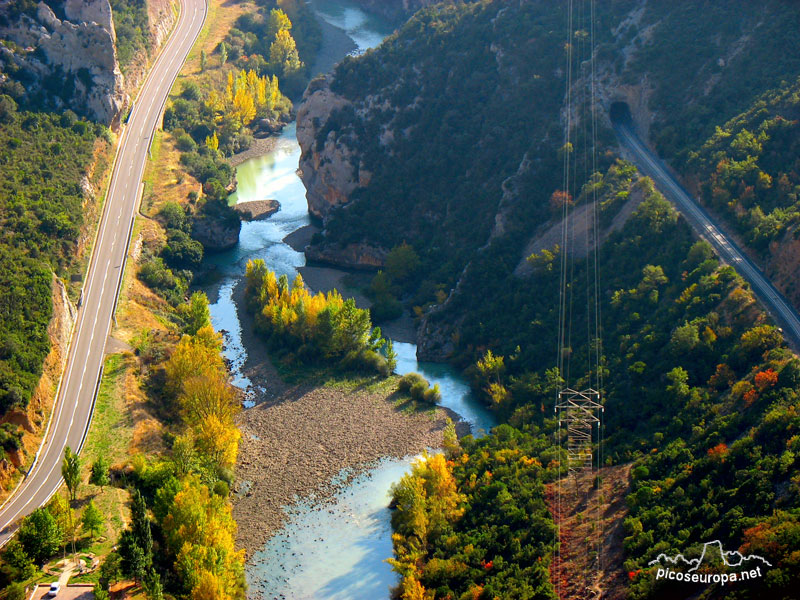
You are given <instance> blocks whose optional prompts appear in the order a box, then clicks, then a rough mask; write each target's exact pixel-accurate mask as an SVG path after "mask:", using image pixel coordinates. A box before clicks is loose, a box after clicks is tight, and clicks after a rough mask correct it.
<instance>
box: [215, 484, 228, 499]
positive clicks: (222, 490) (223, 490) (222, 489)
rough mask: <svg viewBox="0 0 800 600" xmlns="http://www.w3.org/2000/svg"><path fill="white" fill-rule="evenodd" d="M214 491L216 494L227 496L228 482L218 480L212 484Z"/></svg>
mask: <svg viewBox="0 0 800 600" xmlns="http://www.w3.org/2000/svg"><path fill="white" fill-rule="evenodd" d="M214 493H215V494H216V495H217V496H222V497H223V498H227V497H228V495H229V494H230V488H229V487H228V484H227V483H225V482H224V481H218V482H217V483H215V484H214Z"/></svg>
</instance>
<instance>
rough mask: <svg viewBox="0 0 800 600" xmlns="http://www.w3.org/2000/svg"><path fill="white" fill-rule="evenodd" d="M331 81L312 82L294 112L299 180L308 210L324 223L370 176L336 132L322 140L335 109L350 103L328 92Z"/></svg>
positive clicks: (328, 78) (335, 130)
mask: <svg viewBox="0 0 800 600" xmlns="http://www.w3.org/2000/svg"><path fill="white" fill-rule="evenodd" d="M330 83H331V77H330V76H328V77H326V78H324V79H322V78H320V79H316V80H314V81H312V82H311V84H310V85H309V86H308V89H307V90H306V92H305V94H304V95H303V103H302V104H301V105H300V108H299V109H298V111H297V141H298V143H299V144H300V149H301V150H302V154H301V155H300V178H301V179H302V180H303V185H305V187H306V199H307V200H308V210H309V212H311V214H312V215H314V216H315V217H317V218H319V219H322V220H323V222H324V221H325V220H326V219H327V217H328V215H329V214H330V212H331V210H333V209H334V208H336V207H339V206H342V205H344V204H347V202H349V199H350V194H352V193H353V191H355V190H356V189H358V188H359V187H364V186H366V185H367V184H368V183H369V181H370V177H371V174H370V173H369V172H368V171H366V170H365V169H363V168H362V164H361V159H360V158H359V157H358V156H357V154H356V152H355V151H354V150H352V149H351V148H350V147H349V146H348V145H347V143H346V140H344V139H341V138H338V137H337V129H336V128H335V127H331V128H329V129H330V131H328V133H327V134H326V135H325V137H324V139H323V138H322V137H321V136H322V133H321V132H322V131H323V130H324V129H325V128H326V124H327V123H328V119H329V118H330V117H331V115H332V113H334V111H336V110H337V109H342V108H344V107H345V106H348V105H350V103H349V102H348V101H347V100H346V99H345V98H342V97H341V96H339V95H337V94H335V93H334V92H333V91H331V89H330Z"/></svg>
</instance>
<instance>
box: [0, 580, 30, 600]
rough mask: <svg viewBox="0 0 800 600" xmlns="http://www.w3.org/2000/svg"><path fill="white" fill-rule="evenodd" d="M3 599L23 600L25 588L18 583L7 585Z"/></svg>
mask: <svg viewBox="0 0 800 600" xmlns="http://www.w3.org/2000/svg"><path fill="white" fill-rule="evenodd" d="M3 598H4V599H5V600H25V586H24V585H22V584H21V583H19V582H14V583H11V584H9V586H8V587H7V588H6V591H5V594H4V595H3Z"/></svg>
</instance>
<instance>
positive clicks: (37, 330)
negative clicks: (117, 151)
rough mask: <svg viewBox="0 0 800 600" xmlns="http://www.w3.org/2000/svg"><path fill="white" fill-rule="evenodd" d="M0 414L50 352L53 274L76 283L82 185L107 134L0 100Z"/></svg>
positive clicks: (25, 389)
mask: <svg viewBox="0 0 800 600" xmlns="http://www.w3.org/2000/svg"><path fill="white" fill-rule="evenodd" d="M0 140H2V143H0V148H2V149H0V165H1V166H2V168H0V190H2V191H0V230H1V231H2V233H1V234H0V340H2V341H1V342H0V414H2V413H5V412H6V411H7V410H8V409H9V408H11V407H19V408H25V407H26V406H27V404H28V401H29V400H30V397H31V394H32V393H33V389H34V388H35V387H36V384H37V383H38V380H39V376H40V375H41V373H42V362H43V361H44V357H45V356H46V355H47V353H48V351H49V349H50V341H49V338H48V336H47V326H48V323H49V321H50V315H51V313H52V300H51V284H52V278H53V273H55V275H57V276H58V277H61V278H62V279H65V280H70V279H71V278H73V277H78V278H79V277H80V276H81V275H82V273H81V272H80V265H79V264H78V263H77V262H76V260H75V257H76V254H77V249H78V237H79V234H80V232H81V227H82V226H83V225H84V212H83V211H84V204H85V202H86V198H85V196H84V193H83V190H82V189H81V179H82V178H83V177H84V174H85V173H86V171H87V169H88V167H89V164H90V163H91V161H92V159H93V156H94V152H95V148H96V146H97V145H106V144H109V140H110V137H109V133H108V131H107V130H106V128H105V127H102V126H100V125H96V124H93V123H88V122H86V121H82V120H79V119H78V118H77V117H76V116H75V114H74V113H72V112H71V111H66V112H64V113H63V114H62V115H55V114H49V113H39V112H28V111H25V110H22V109H20V107H19V106H18V104H17V102H16V101H15V100H14V99H13V98H12V97H10V96H8V95H2V96H0Z"/></svg>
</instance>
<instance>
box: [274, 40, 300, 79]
mask: <svg viewBox="0 0 800 600" xmlns="http://www.w3.org/2000/svg"><path fill="white" fill-rule="evenodd" d="M269 62H270V64H271V65H272V68H273V69H274V70H276V71H280V72H281V73H282V75H283V76H284V77H287V76H290V75H293V74H294V73H296V72H297V71H299V70H300V69H302V68H303V63H302V62H300V55H299V54H298V52H297V45H296V44H295V41H294V38H293V37H292V35H291V34H290V33H289V32H288V31H287V30H286V29H281V30H280V31H279V32H278V33H277V34H276V35H275V41H274V42H272V45H271V46H270V47H269Z"/></svg>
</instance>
